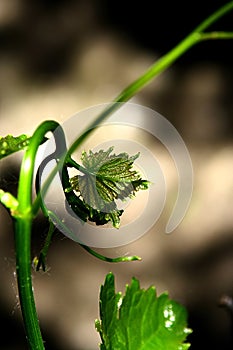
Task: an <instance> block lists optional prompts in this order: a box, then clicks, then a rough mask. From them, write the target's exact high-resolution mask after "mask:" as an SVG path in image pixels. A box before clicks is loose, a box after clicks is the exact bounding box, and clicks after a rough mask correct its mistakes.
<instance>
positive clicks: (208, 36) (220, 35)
mask: <svg viewBox="0 0 233 350" xmlns="http://www.w3.org/2000/svg"><path fill="white" fill-rule="evenodd" d="M232 9H233V1H230V2H229V3H227V4H226V5H224V6H222V7H221V8H220V9H218V10H217V11H216V12H214V13H213V14H212V15H210V16H209V17H208V18H207V19H205V20H204V21H203V22H202V23H201V24H200V25H198V26H197V27H196V28H195V29H194V30H193V31H192V32H191V33H190V34H189V35H188V36H187V37H186V38H185V39H184V40H182V41H181V42H180V43H179V44H178V45H176V46H175V47H174V48H173V49H172V50H170V51H169V52H168V53H167V54H165V55H163V56H162V57H161V58H160V59H159V60H157V61H156V62H155V63H154V64H153V65H152V66H151V67H149V68H148V70H147V71H146V72H145V73H144V74H143V75H141V76H140V77H139V78H138V79H136V80H135V81H134V82H132V83H131V84H130V85H128V86H127V87H126V88H125V89H124V90H123V91H122V92H121V93H120V94H119V95H118V96H117V97H116V98H115V99H114V100H113V103H112V104H110V106H108V107H107V108H106V109H105V110H104V111H103V112H102V113H101V114H100V115H99V116H98V118H97V119H96V120H94V122H93V123H91V124H90V125H89V127H88V128H87V130H86V132H85V133H83V134H82V135H81V136H80V137H79V138H78V139H77V140H76V141H75V142H74V143H73V144H72V145H71V147H70V149H69V150H68V152H67V160H68V159H69V157H70V156H71V155H72V153H73V152H74V151H75V150H76V149H77V147H79V146H80V145H81V143H82V142H83V141H84V140H85V139H86V138H87V137H88V136H89V135H90V134H91V133H92V132H93V131H94V130H95V128H96V126H97V125H99V124H100V123H101V122H102V121H103V120H104V119H105V118H107V117H108V116H109V115H110V114H111V113H113V112H114V111H115V110H117V109H118V108H120V107H121V102H127V101H128V100H129V99H130V98H131V97H133V96H134V95H135V94H136V93H138V92H139V91H140V90H142V88H144V87H145V86H146V85H147V84H149V83H150V82H151V80H152V79H153V78H155V77H157V76H158V75H160V74H161V73H162V72H164V71H165V70H166V69H167V68H168V67H170V66H171V65H172V64H173V63H174V62H175V61H176V60H177V59H178V58H180V57H181V56H182V55H183V54H184V53H185V52H186V51H188V50H189V49H190V48H191V47H193V46H194V45H196V44H197V43H200V42H201V41H204V40H212V39H214V40H217V39H219V40H220V39H221V40H222V39H233V32H209V33H204V32H203V31H204V30H205V29H206V28H208V27H209V26H210V25H211V24H213V23H214V22H216V21H217V20H218V19H220V18H221V17H222V16H224V15H225V14H227V13H228V12H230V11H231V10H232Z"/></svg>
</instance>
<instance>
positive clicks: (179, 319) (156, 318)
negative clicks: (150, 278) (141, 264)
mask: <svg viewBox="0 0 233 350" xmlns="http://www.w3.org/2000/svg"><path fill="white" fill-rule="evenodd" d="M96 329H97V331H98V332H99V334H100V337H101V341H102V344H101V345H100V349H101V350H125V349H127V350H153V349H154V350H186V349H188V348H189V347H190V344H189V343H185V340H186V338H187V336H188V334H190V333H191V329H189V328H187V311H186V309H185V308H184V307H183V306H182V305H180V304H178V303H177V302H175V301H174V300H171V299H170V298H169V297H168V295H167V293H163V294H161V295H160V296H157V295H156V290H155V287H154V286H151V287H149V288H148V289H146V290H145V289H141V288H140V285H139V281H138V280H137V279H136V278H133V279H132V281H131V284H130V285H127V286H126V293H125V295H124V296H123V297H122V296H121V293H116V292H115V283H114V275H113V274H112V273H109V274H108V275H107V276H106V279H105V283H104V285H103V286H102V287H101V291H100V320H97V321H96Z"/></svg>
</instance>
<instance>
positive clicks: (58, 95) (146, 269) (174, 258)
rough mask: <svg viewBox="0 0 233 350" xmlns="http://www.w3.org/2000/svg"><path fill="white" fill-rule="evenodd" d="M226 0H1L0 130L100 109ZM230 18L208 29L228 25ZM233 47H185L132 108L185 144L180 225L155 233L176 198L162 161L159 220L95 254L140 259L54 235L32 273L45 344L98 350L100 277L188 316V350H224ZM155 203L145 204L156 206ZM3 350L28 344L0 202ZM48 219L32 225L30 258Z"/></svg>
mask: <svg viewBox="0 0 233 350" xmlns="http://www.w3.org/2000/svg"><path fill="white" fill-rule="evenodd" d="M223 3H224V2H223V1H205V2H204V1H195V2H194V1H193V2H185V3H183V2H181V1H178V2H172V1H170V2H168V1H164V2H155V3H154V2H149V1H144V2H138V3H136V2H134V1H121V0H119V1H117V2H110V1H107V0H86V1H84V0H80V1H75V0H66V1H65V0H59V1H52V0H46V1H45V0H43V1H42V0H41V1H39V0H38V1H36V0H30V1H29V0H21V1H20V0H0V131H1V132H0V134H1V135H7V134H14V135H19V134H21V133H27V134H31V133H32V132H33V131H34V129H35V128H36V126H37V125H38V124H39V123H40V122H41V121H44V120H46V119H55V120H57V121H58V122H63V121H65V120H66V119H67V118H69V117H70V116H72V115H73V114H75V113H77V112H78V111H79V110H81V109H83V108H86V107H90V106H92V105H94V104H99V103H103V102H109V101H111V100H112V99H113V98H114V97H115V96H116V95H118V93H119V92H120V91H121V90H122V89H123V88H125V87H126V86H127V85H128V84H129V83H131V82H132V81H133V80H134V79H136V78H137V77H138V76H139V75H140V74H141V73H143V72H144V71H145V69H147V68H148V67H149V66H150V65H151V64H152V63H153V62H154V61H155V60H156V59H157V58H158V57H160V56H161V55H162V54H164V53H166V52H167V51H168V50H169V49H171V48H172V47H173V46H174V45H176V44H177V43H178V42H179V41H180V40H181V39H182V38H184V37H185V35H187V34H188V33H189V32H190V31H191V30H192V29H193V28H194V27H195V26H197V25H198V24H199V23H200V21H202V20H203V19H204V18H205V17H206V16H208V15H209V14H210V13H212V12H213V11H214V10H216V9H217V8H218V7H219V6H221V5H222V4H223ZM232 19H233V14H232V13H231V14H229V15H228V16H227V17H224V19H222V20H220V21H218V22H217V23H216V24H215V25H214V26H213V27H212V29H213V30H214V29H215V30H218V29H219V30H231V31H232V30H233V27H232V23H233V21H232ZM232 45H233V42H232V41H218V42H217V41H215V42H214V41H212V42H204V43H202V44H199V45H197V46H196V47H194V48H192V49H191V50H190V51H189V52H188V53H186V54H185V55H184V56H183V57H182V58H180V59H179V60H178V61H177V62H176V63H175V64H174V65H173V66H172V67H171V68H169V69H168V70H167V71H166V72H165V73H163V74H162V75H161V76H159V77H158V78H157V79H156V80H155V81H154V82H152V83H151V84H150V85H148V86H147V87H146V88H144V89H143V91H141V92H140V93H138V94H137V96H135V97H134V98H133V99H132V101H134V102H136V103H140V104H142V105H145V106H147V107H150V108H153V109H155V110H156V111H158V112H159V113H161V114H162V115H164V116H165V117H166V118H167V119H168V120H170V121H171V122H172V123H173V125H174V126H175V127H176V128H177V130H178V131H179V132H180V134H181V135H182V137H183V139H184V141H185V143H186V145H187V147H188V149H189V151H190V155H191V158H192V161H193V169H194V191H193V197H192V201H191V205H190V208H189V210H188V213H187V215H186V216H185V218H184V220H183V221H182V223H181V224H180V226H179V227H178V228H177V229H176V230H175V231H174V232H173V233H172V234H171V235H165V234H164V227H165V225H166V221H167V219H168V217H169V214H170V211H171V208H172V205H173V204H174V198H175V194H176V191H177V178H176V176H175V172H174V168H173V165H172V162H171V160H170V159H169V157H168V156H167V155H166V154H165V153H164V152H163V150H162V149H160V148H159V146H158V148H156V149H154V150H153V151H154V152H155V153H156V154H157V155H158V154H159V155H160V158H161V162H163V164H164V167H165V169H166V174H165V176H166V180H167V183H168V202H167V203H166V206H165V210H164V212H163V214H162V216H161V218H160V220H159V221H158V222H157V223H156V225H155V226H154V227H153V228H152V229H151V230H150V232H149V233H148V234H146V235H145V236H144V237H143V238H141V239H140V240H138V241H136V242H134V243H132V244H130V245H128V246H127V247H123V248H117V249H112V250H109V251H102V253H105V254H106V255H110V256H118V255H122V254H130V255H132V254H133V255H134V254H137V255H140V256H141V257H142V261H141V262H133V263H127V264H126V263H124V264H117V265H113V264H109V263H104V262H101V261H98V260H96V259H95V258H94V257H92V256H90V255H89V254H88V253H86V252H85V251H83V250H82V248H81V247H79V245H78V244H76V243H74V242H72V241H70V240H69V239H67V238H66V237H64V236H63V235H62V234H61V233H59V232H56V234H55V237H54V240H53V244H52V246H51V249H50V251H49V256H48V266H49V270H48V272H46V273H36V272H33V283H34V288H35V296H36V302H37V306H38V312H39V317H40V324H41V327H42V331H43V335H44V339H45V347H46V349H47V350H48V349H50V350H52V349H53V350H94V349H98V342H99V336H98V334H97V333H96V331H95V329H94V320H95V319H96V318H98V295H99V287H100V285H101V284H102V283H103V281H104V278H105V274H106V273H108V272H109V271H112V272H113V273H114V274H115V276H116V287H117V290H122V291H123V290H124V286H125V284H126V283H129V282H130V279H131V277H132V276H135V277H137V278H139V279H140V281H141V286H142V287H144V288H147V287H149V286H150V285H151V284H153V285H155V286H156V288H157V292H158V294H160V293H161V292H163V291H165V290H167V291H168V292H169V295H170V296H171V297H172V298H174V299H176V300H177V301H178V302H180V303H182V304H183V305H185V306H186V307H187V310H188V313H189V327H191V328H192V329H193V334H192V335H190V337H189V340H190V341H191V343H192V346H191V349H194V350H195V349H199V350H200V349H206V348H208V349H212V348H219V349H224V350H225V349H232V323H231V322H232V320H231V317H230V315H229V314H228V312H227V310H225V309H224V308H223V307H220V305H219V304H220V299H221V297H222V296H223V295H229V296H233V236H232V231H233V219H232V217H233V215H232V214H233V213H232V202H233V179H232V173H233V162H232V159H233V157H232V156H233V142H232V136H233V135H232V126H233V123H232V121H233V119H232V113H233V88H232V86H233V85H232V84H233V74H232V73H233V65H232V59H233V50H232ZM20 159H21V155H20V154H18V155H17V156H11V157H10V158H9V159H7V160H6V161H1V162H0V187H1V188H3V189H8V190H11V191H12V192H13V193H16V190H17V180H18V173H19V165H20ZM155 201H156V198H155ZM0 218H1V234H0V276H1V286H0V320H1V331H0V333H1V349H4V350H10V349H14V350H21V349H27V344H26V339H25V334H24V330H23V325H22V320H21V315H20V307H19V301H18V296H17V285H16V279H15V266H14V242H13V225H12V221H11V219H10V218H9V216H8V214H7V212H6V210H5V209H4V208H2V207H0ZM47 229H48V226H47V222H46V221H45V220H43V218H42V217H39V218H38V219H37V220H36V221H35V223H34V228H33V244H32V255H36V254H38V251H39V250H40V248H41V247H42V242H43V239H44V238H45V236H46V232H47Z"/></svg>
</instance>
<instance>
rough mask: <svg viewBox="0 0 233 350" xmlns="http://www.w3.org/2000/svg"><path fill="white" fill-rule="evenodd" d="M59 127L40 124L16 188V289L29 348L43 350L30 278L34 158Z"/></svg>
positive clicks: (23, 163)
mask: <svg viewBox="0 0 233 350" xmlns="http://www.w3.org/2000/svg"><path fill="white" fill-rule="evenodd" d="M57 126H58V123H56V122H54V121H47V122H44V123H42V124H41V125H40V126H39V127H38V128H37V130H36V131H35V133H34V134H33V136H32V138H31V141H30V145H29V148H28V150H27V151H26V152H25V154H24V158H23V161H22V165H21V171H20V177H19V189H18V202H19V206H18V208H17V212H16V214H15V216H14V218H15V253H16V272H17V281H18V290H19V298H20V305H21V310H22V316H23V320H24V326H25V332H26V337H27V340H28V344H29V348H30V349H32V350H44V344H43V339H42V335H41V331H40V327H39V321H38V317H37V312H36V306H35V301H34V294H33V288H32V277H31V229H32V220H33V218H34V215H33V213H32V180H33V172H34V163H35V157H36V153H37V150H38V147H39V146H40V144H41V143H42V142H43V139H44V136H45V134H46V133H47V132H48V131H53V130H54V129H56V128H57Z"/></svg>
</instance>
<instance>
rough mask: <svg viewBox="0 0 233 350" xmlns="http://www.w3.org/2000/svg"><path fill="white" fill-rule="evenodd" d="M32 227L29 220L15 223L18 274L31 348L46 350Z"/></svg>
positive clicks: (23, 219) (20, 220)
mask: <svg viewBox="0 0 233 350" xmlns="http://www.w3.org/2000/svg"><path fill="white" fill-rule="evenodd" d="M31 226H32V220H30V219H28V218H18V219H17V220H16V222H15V246H16V273H17V280H18V290H19V299H20V305H21V311H22V315H23V320H24V327H25V332H26V337H27V341H28V345H29V348H30V349H32V350H44V343H43V339H42V335H41V331H40V326H39V321H38V317H37V312H36V306H35V301H34V295H33V288H32V279H31V253H30V252H31Z"/></svg>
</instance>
